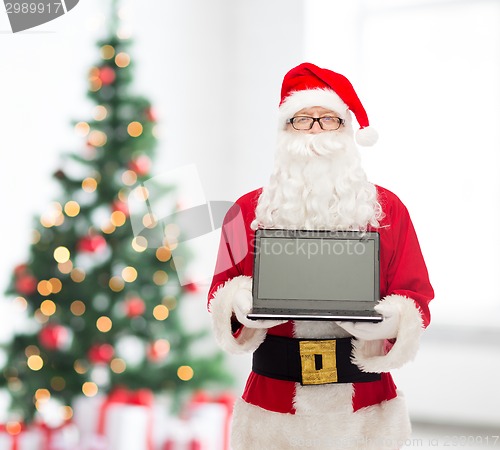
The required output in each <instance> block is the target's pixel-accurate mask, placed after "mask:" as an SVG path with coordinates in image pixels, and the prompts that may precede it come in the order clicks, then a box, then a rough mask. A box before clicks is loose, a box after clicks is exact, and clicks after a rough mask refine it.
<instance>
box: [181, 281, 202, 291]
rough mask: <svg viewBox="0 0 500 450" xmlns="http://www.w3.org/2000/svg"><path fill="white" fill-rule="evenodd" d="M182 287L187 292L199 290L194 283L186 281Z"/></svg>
mask: <svg viewBox="0 0 500 450" xmlns="http://www.w3.org/2000/svg"><path fill="white" fill-rule="evenodd" d="M184 289H185V290H186V291H187V292H193V293H195V292H198V291H199V287H198V285H197V284H196V283H188V284H185V285H184Z"/></svg>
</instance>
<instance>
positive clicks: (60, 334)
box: [38, 324, 70, 350]
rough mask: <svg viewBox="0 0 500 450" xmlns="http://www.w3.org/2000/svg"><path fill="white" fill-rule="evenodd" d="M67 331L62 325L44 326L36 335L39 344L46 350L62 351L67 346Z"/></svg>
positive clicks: (68, 334)
mask: <svg viewBox="0 0 500 450" xmlns="http://www.w3.org/2000/svg"><path fill="white" fill-rule="evenodd" d="M69 336H70V333H69V330H68V329H67V328H66V327H63V326H62V325H56V324H49V325H45V326H44V327H43V328H42V329H41V330H40V333H38V340H39V341H40V344H41V345H42V346H43V347H45V348H46V349H47V350H62V349H63V348H65V347H67V346H68V344H69Z"/></svg>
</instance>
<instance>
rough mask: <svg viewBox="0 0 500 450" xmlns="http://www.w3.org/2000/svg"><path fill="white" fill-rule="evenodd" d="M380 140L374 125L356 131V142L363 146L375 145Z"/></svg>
mask: <svg viewBox="0 0 500 450" xmlns="http://www.w3.org/2000/svg"><path fill="white" fill-rule="evenodd" d="M377 141H378V132H377V130H375V128H373V127H365V128H361V129H359V130H358V131H356V142H357V143H358V144H359V145H362V146H363V147H370V146H372V145H375V144H376V143H377Z"/></svg>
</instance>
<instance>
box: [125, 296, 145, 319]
mask: <svg viewBox="0 0 500 450" xmlns="http://www.w3.org/2000/svg"><path fill="white" fill-rule="evenodd" d="M144 311H146V305H145V304H144V300H143V299H142V298H140V297H132V298H129V299H127V300H125V314H126V315H127V317H137V316H142V315H143V314H144Z"/></svg>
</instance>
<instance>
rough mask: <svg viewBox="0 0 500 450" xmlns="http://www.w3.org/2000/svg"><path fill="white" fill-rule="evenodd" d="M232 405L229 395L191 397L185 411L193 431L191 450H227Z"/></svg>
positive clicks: (202, 393)
mask: <svg viewBox="0 0 500 450" xmlns="http://www.w3.org/2000/svg"><path fill="white" fill-rule="evenodd" d="M233 405H234V396H233V395H231V394H222V395H219V396H210V395H209V394H207V393H205V392H198V393H196V394H195V395H194V396H193V398H192V399H191V401H190V402H189V404H188V405H187V408H186V411H185V418H186V420H187V421H188V422H189V428H190V429H191V430H193V436H192V437H193V439H192V443H191V444H190V445H192V448H193V450H194V448H196V449H200V450H201V449H202V450H229V432H230V425H231V417H232V411H233ZM190 450H191V449H190Z"/></svg>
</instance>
